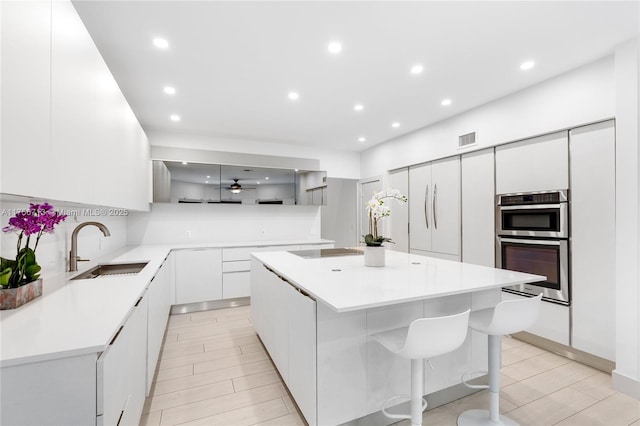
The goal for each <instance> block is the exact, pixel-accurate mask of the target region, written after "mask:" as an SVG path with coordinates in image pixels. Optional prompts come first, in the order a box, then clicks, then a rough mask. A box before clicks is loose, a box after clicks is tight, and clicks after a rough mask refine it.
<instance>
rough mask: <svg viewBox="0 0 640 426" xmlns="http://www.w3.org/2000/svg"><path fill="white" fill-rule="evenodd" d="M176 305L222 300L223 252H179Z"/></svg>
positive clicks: (209, 250) (199, 250) (211, 250)
mask: <svg viewBox="0 0 640 426" xmlns="http://www.w3.org/2000/svg"><path fill="white" fill-rule="evenodd" d="M175 262H176V263H175V265H176V303H177V304H183V303H193V302H206V301H209V300H219V299H222V250H221V249H193V250H179V251H177V252H176V257H175Z"/></svg>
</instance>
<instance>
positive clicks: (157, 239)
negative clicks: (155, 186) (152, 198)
mask: <svg viewBox="0 0 640 426" xmlns="http://www.w3.org/2000/svg"><path fill="white" fill-rule="evenodd" d="M127 220H128V222H127V244H128V245H139V244H164V243H181V244H188V243H200V242H208V241H260V240H286V239H312V238H320V207H318V206H284V205H275V206H271V205H255V206H250V205H233V204H172V203H154V204H153V205H152V206H151V211H150V212H149V213H143V212H133V213H131V214H130V215H129V216H128V219H127Z"/></svg>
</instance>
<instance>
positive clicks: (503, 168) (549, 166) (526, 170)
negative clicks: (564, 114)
mask: <svg viewBox="0 0 640 426" xmlns="http://www.w3.org/2000/svg"><path fill="white" fill-rule="evenodd" d="M567 188H569V139H568V132H566V131H562V132H557V133H552V134H549V135H544V136H540V137H536V138H531V139H527V140H524V141H520V142H515V143H510V144H506V145H502V146H498V147H496V193H498V194H507V193H514V192H528V191H549V190H554V189H567Z"/></svg>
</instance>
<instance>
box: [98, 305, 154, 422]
mask: <svg viewBox="0 0 640 426" xmlns="http://www.w3.org/2000/svg"><path fill="white" fill-rule="evenodd" d="M147 302H148V298H147V297H146V295H145V297H142V298H141V299H140V300H139V301H138V303H137V304H136V306H135V307H134V309H133V312H132V313H131V315H130V316H129V318H128V319H127V321H126V322H125V323H124V324H123V325H122V326H121V328H120V330H119V331H118V332H117V333H116V335H115V336H114V338H113V339H112V341H111V343H110V344H109V346H108V347H107V349H106V350H105V351H104V352H102V355H100V357H99V358H98V362H97V368H96V372H97V387H96V389H97V392H96V393H97V395H96V396H97V398H96V402H97V407H96V411H97V419H96V424H97V425H98V426H100V425H137V424H138V422H139V421H140V416H141V414H142V407H143V406H144V397H145V377H146V371H147V370H146V363H147V358H146V354H147V350H146V349H147V341H146V339H144V338H141V336H144V335H145V334H146V333H147V309H148V303H147Z"/></svg>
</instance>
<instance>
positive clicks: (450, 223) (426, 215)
mask: <svg viewBox="0 0 640 426" xmlns="http://www.w3.org/2000/svg"><path fill="white" fill-rule="evenodd" d="M409 226H410V233H409V248H410V249H411V250H421V251H428V252H433V253H439V254H444V255H451V256H454V257H455V256H459V255H460V157H457V156H456V157H452V158H446V159H443V160H438V161H433V162H431V163H427V164H421V165H419V166H415V167H411V168H409Z"/></svg>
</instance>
